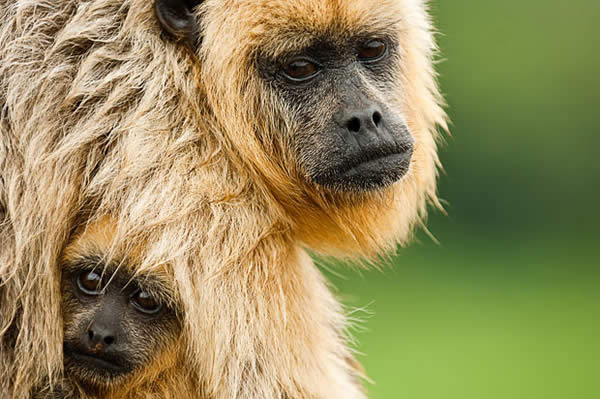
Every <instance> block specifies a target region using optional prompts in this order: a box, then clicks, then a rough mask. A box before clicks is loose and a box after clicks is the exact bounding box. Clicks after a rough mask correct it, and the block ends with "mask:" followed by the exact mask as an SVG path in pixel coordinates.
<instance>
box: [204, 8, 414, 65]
mask: <svg viewBox="0 0 600 399" xmlns="http://www.w3.org/2000/svg"><path fill="white" fill-rule="evenodd" d="M415 2H422V0H352V1H348V0H310V1H298V0H214V1H207V2H206V3H205V5H204V7H202V8H201V10H200V12H201V13H203V14H204V15H205V18H203V19H202V20H203V21H205V26H204V29H203V32H204V35H205V36H206V37H207V42H209V43H218V44H219V45H218V46H211V49H212V50H216V51H218V53H219V54H221V55H227V54H228V55H230V56H235V54H236V53H239V52H240V51H247V50H254V49H257V48H260V50H261V52H263V53H266V54H268V55H270V56H277V55H278V54H282V53H289V52H294V51H298V50H301V49H302V48H305V47H307V46H309V45H310V44H311V43H312V42H313V41H314V40H315V39H322V38H324V37H326V38H327V39H328V40H330V41H331V42H332V43H336V42H340V43H343V42H345V41H347V40H348V39H351V38H353V37H365V36H385V35H391V36H398V35H399V34H401V32H402V30H403V23H404V21H406V19H407V17H409V15H407V14H410V10H411V7H410V5H411V3H415ZM211 49H208V51H210V50H211Z"/></svg>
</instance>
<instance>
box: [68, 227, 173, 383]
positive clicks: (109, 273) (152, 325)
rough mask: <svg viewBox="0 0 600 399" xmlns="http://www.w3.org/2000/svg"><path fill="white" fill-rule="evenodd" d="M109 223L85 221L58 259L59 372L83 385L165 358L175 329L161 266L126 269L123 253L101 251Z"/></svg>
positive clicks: (108, 247) (107, 246)
mask: <svg viewBox="0 0 600 399" xmlns="http://www.w3.org/2000/svg"><path fill="white" fill-rule="evenodd" d="M112 226H113V223H112V222H110V221H109V220H104V221H101V222H99V223H96V224H93V225H92V226H90V227H88V228H87V229H86V230H85V232H83V233H82V234H81V235H79V236H78V237H77V238H76V239H75V240H74V242H73V243H72V244H70V245H69V246H68V247H67V249H66V256H65V257H64V260H63V270H62V301H63V305H62V308H63V319H64V344H63V349H64V366H65V375H66V376H67V377H68V378H69V379H70V380H74V381H76V383H77V384H78V385H80V386H83V387H87V388H89V389H100V390H103V389H113V388H114V386H116V385H118V384H123V383H124V382H125V381H126V380H127V379H128V378H130V377H132V376H133V375H136V373H137V372H140V371H141V372H143V373H147V371H148V370H149V369H152V368H156V367H157V364H160V363H161V362H162V363H165V362H166V360H165V359H166V358H167V357H168V356H169V354H165V353H163V352H165V349H166V348H169V347H173V346H174V344H175V342H176V341H177V339H178V337H179V335H180V330H181V326H180V320H179V319H178V316H177V312H176V311H175V305H174V301H173V300H172V296H173V294H172V290H170V289H169V285H168V284H167V281H168V280H167V278H166V275H165V273H164V271H163V272H161V271H156V270H154V271H153V272H152V273H145V272H139V271H134V269H133V268H132V267H131V265H130V264H129V260H128V259H126V258H125V257H123V258H120V257H119V256H118V255H117V256H114V257H111V258H108V257H107V254H108V253H111V252H112V253H114V252H115V251H114V247H112V243H111V240H110V239H109V237H111V235H112V234H113V229H112ZM108 259H110V260H108ZM163 365H164V364H163ZM137 374H139V373H137Z"/></svg>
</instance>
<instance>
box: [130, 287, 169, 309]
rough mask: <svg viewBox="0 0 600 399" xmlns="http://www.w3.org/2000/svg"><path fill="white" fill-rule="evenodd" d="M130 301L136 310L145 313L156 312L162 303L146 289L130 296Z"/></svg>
mask: <svg viewBox="0 0 600 399" xmlns="http://www.w3.org/2000/svg"><path fill="white" fill-rule="evenodd" d="M131 303H132V304H133V306H134V307H135V308H136V309H137V310H139V311H140V312H142V313H146V314H155V313H158V312H159V311H160V310H161V308H162V305H161V304H160V303H158V302H157V301H156V300H155V299H154V298H153V297H152V295H150V294H149V293H148V292H146V291H138V292H136V293H135V294H134V295H133V297H132V298H131Z"/></svg>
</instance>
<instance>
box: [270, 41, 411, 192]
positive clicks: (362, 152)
mask: <svg viewBox="0 0 600 399" xmlns="http://www.w3.org/2000/svg"><path fill="white" fill-rule="evenodd" d="M397 62H399V61H398V56H397V54H396V45H395V43H394V42H393V41H392V40H390V39H388V38H385V37H360V38H353V39H350V40H347V41H346V42H345V43H342V44H340V43H336V44H331V43H329V42H327V39H324V40H322V41H318V42H316V43H315V44H313V45H312V46H310V47H308V48H306V49H304V50H302V51H300V52H298V53H294V54H289V55H286V56H283V57H280V58H278V59H275V60H273V59H267V58H265V57H263V58H261V59H260V61H259V69H260V71H261V75H262V76H263V77H264V79H266V80H268V81H269V83H270V86H271V87H274V88H275V90H276V91H277V95H278V96H279V97H280V98H282V99H283V101H284V102H285V103H286V104H288V106H289V109H291V110H292V112H293V114H294V119H295V122H296V129H295V130H296V132H295V133H294V137H293V140H294V143H295V147H296V148H295V151H296V155H297V160H298V163H299V164H300V167H301V169H302V170H303V171H304V173H305V174H306V177H307V178H308V180H310V181H312V182H313V183H316V184H318V185H321V186H324V187H326V188H328V189H332V190H336V191H350V192H364V191H371V190H376V189H379V188H382V187H385V186H388V185H390V184H392V183H394V182H396V181H397V180H399V179H400V178H402V177H403V176H404V175H405V174H406V172H407V171H408V168H409V165H410V159H411V156H412V151H413V138H412V136H411V134H410V132H409V131H408V128H407V126H406V123H405V122H404V119H403V115H402V113H401V112H400V111H399V110H398V109H397V108H398V106H397V105H393V104H394V101H392V100H393V96H394V95H395V94H394V92H395V90H394V89H393V88H395V87H396V86H397V84H398V82H397V80H398V79H399V77H398V76H396V75H397V74H396V73H395V72H394V71H395V70H396V68H395V67H394V65H395V63H397Z"/></svg>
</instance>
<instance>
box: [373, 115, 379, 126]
mask: <svg viewBox="0 0 600 399" xmlns="http://www.w3.org/2000/svg"><path fill="white" fill-rule="evenodd" d="M373 123H375V127H379V124H380V123H381V114H380V113H379V112H377V111H375V112H374V113H373Z"/></svg>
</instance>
